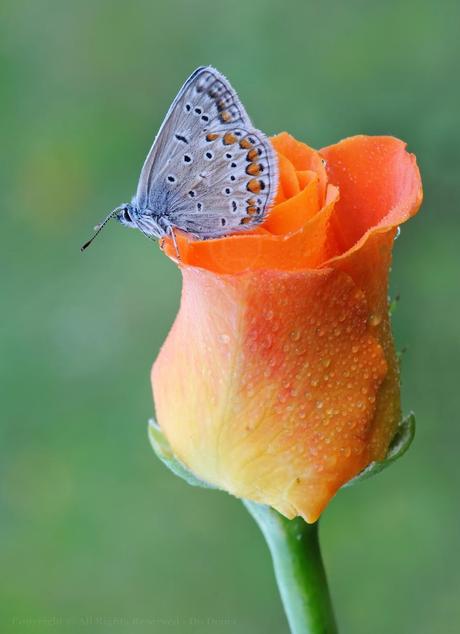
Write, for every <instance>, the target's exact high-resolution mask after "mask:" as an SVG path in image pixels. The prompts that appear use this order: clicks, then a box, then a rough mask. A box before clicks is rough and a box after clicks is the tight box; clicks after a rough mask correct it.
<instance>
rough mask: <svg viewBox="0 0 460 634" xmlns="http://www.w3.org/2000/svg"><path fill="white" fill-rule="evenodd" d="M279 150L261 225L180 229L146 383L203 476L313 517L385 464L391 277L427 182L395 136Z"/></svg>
mask: <svg viewBox="0 0 460 634" xmlns="http://www.w3.org/2000/svg"><path fill="white" fill-rule="evenodd" d="M271 141H272V144H273V146H274V147H275V149H276V151H277V153H278V161H279V188H278V194H277V199H276V204H275V206H274V207H273V209H272V210H271V212H270V214H269V215H268V217H267V219H266V220H265V222H264V223H263V224H262V225H261V226H260V227H259V228H257V229H255V230H252V231H250V232H248V233H239V234H235V235H233V236H228V237H224V238H219V239H212V240H196V239H194V238H193V237H191V236H189V235H187V234H184V233H178V234H177V244H178V249H179V252H180V261H179V262H178V264H179V266H180V269H181V272H182V276H183V290H182V300H181V306H180V310H179V313H178V315H177V317H176V320H175V323H174V325H173V327H172V329H171V331H170V333H169V335H168V337H167V339H166V341H165V343H164V345H163V347H162V349H161V351H160V354H159V356H158V358H157V360H156V362H155V364H154V366H153V370H152V384H153V391H154V398H155V404H156V413H157V419H158V422H159V424H160V426H161V429H162V431H163V433H164V434H165V435H166V438H167V440H168V441H169V443H170V445H171V448H172V450H173V452H174V454H175V456H176V457H177V458H178V460H180V461H181V462H182V463H183V464H184V465H185V466H186V467H187V468H188V469H189V470H190V471H192V472H193V473H194V474H195V475H196V476H197V477H199V478H200V479H201V480H204V481H206V482H208V483H211V484H213V485H215V486H217V487H219V488H221V489H224V490H226V491H228V492H230V493H232V494H233V495H236V496H238V497H240V498H245V499H249V500H253V501H256V502H260V503H263V504H267V505H270V506H272V507H273V508H275V509H277V510H278V511H279V512H280V513H282V514H283V515H285V516H286V517H288V518H293V517H295V516H297V515H300V516H302V517H303V518H304V519H305V520H306V521H307V522H314V521H315V520H316V519H317V518H318V517H319V515H320V513H321V512H322V510H323V509H324V507H325V506H326V505H327V503H328V502H329V500H330V499H331V497H332V496H333V495H334V494H335V493H336V491H337V490H338V489H339V488H340V487H341V486H342V485H343V484H345V483H346V482H348V481H349V480H350V479H351V478H353V477H354V476H355V475H356V474H358V473H359V472H360V471H361V470H363V469H364V468H365V467H366V466H367V465H369V463H371V462H372V461H375V460H380V459H382V458H384V456H385V454H386V452H387V450H388V446H389V444H390V441H391V439H392V438H393V436H394V434H395V431H396V429H397V426H398V423H399V421H400V419H401V410H400V394H399V371H398V362H397V357H396V354H395V349H394V344H393V339H392V334H391V328H390V320H389V313H388V297H387V293H388V272H389V267H390V262H391V252H392V247H393V241H394V238H395V235H396V231H397V228H398V226H399V225H400V224H401V223H403V222H405V221H406V220H407V219H408V218H410V217H411V216H413V215H414V214H415V213H416V212H417V210H418V208H419V206H420V203H421V200H422V187H421V180H420V174H419V171H418V168H417V165H416V161H415V157H414V156H413V155H411V154H409V153H408V152H407V151H406V149H405V144H404V143H403V142H402V141H399V140H398V139H395V138H392V137H367V136H357V137H352V138H349V139H346V140H344V141H341V142H340V143H338V144H336V145H333V146H330V147H327V148H324V149H322V150H320V151H319V152H318V151H315V150H313V149H311V148H309V147H308V146H307V145H305V144H303V143H300V142H298V141H296V140H295V139H294V138H292V137H291V136H289V135H288V134H286V133H283V134H280V135H278V136H276V137H274V138H272V139H271ZM165 250H166V252H167V254H168V255H169V256H170V257H172V258H173V259H175V257H176V250H175V246H174V245H173V244H172V242H171V241H169V240H168V241H166V244H165Z"/></svg>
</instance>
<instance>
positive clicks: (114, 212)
mask: <svg viewBox="0 0 460 634" xmlns="http://www.w3.org/2000/svg"><path fill="white" fill-rule="evenodd" d="M123 209H124V205H122V206H121V207H116V209H114V210H113V211H111V212H110V213H109V214H108V216H106V218H104V220H103V221H102V222H100V223H99V224H98V225H96V226H95V227H94V233H93V235H92V236H91V238H90V239H89V240H88V241H87V242H85V244H84V245H83V246H82V247H81V248H80V251H84V250H85V249H87V248H88V247H89V245H90V244H91V242H92V241H93V240H94V238H95V237H96V236H97V234H98V233H99V232H100V231H102V229H103V228H104V227H105V225H106V224H107V223H108V221H109V220H110V219H111V218H113V216H115V214H117V213H118V212H119V211H122V210H123Z"/></svg>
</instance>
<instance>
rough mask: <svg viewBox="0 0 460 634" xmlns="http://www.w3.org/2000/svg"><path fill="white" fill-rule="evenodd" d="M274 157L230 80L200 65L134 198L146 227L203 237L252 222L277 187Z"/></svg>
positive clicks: (147, 163)
mask: <svg viewBox="0 0 460 634" xmlns="http://www.w3.org/2000/svg"><path fill="white" fill-rule="evenodd" d="M277 179H278V176H277V164H276V155H275V152H274V150H273V148H272V146H271V145H270V143H269V141H268V139H267V138H266V137H265V135H264V134H263V133H262V132H260V131H258V130H256V129H254V128H253V126H252V124H251V121H250V119H249V117H248V115H247V114H246V111H245V109H244V107H243V106H242V104H241V102H240V100H239V99H238V96H237V95H236V93H235V91H234V90H233V89H232V87H231V86H230V84H229V83H228V81H227V80H226V79H225V77H223V75H221V74H220V73H219V72H218V71H216V70H215V69H213V68H211V67H203V68H199V69H197V70H196V71H195V72H194V73H193V74H192V75H191V76H190V77H189V79H188V80H187V81H186V82H185V84H184V86H183V87H182V88H181V90H180V91H179V94H178V95H177V97H176V99H175V100H174V102H173V104H172V106H171V108H170V110H169V111H168V114H167V115H166V118H165V121H164V123H163V125H162V127H161V128H160V131H159V133H158V136H157V138H156V139H155V142H154V144H153V146H152V149H151V150H150V153H149V155H148V156H147V159H146V161H145V164H144V167H143V169H142V173H141V177H140V180H139V186H138V190H137V194H136V198H135V201H133V202H135V203H136V207H137V209H138V213H139V222H140V223H141V224H142V225H143V230H145V231H147V232H148V231H149V225H151V226H152V232H153V230H154V228H156V232H157V231H158V226H160V227H161V228H162V229H163V230H165V231H167V229H168V228H171V227H173V228H174V227H177V228H179V229H182V230H184V231H187V232H190V233H192V234H194V235H196V236H197V237H200V238H212V237H218V236H222V235H226V234H229V233H233V232H236V231H239V230H244V229H247V228H251V227H253V226H254V225H257V224H259V223H260V222H262V220H263V219H264V218H265V217H266V215H267V212H268V210H269V208H270V205H271V204H272V203H273V199H274V196H275V194H276V187H277Z"/></svg>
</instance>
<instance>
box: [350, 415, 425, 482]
mask: <svg viewBox="0 0 460 634" xmlns="http://www.w3.org/2000/svg"><path fill="white" fill-rule="evenodd" d="M414 437H415V414H414V413H413V412H411V413H410V414H409V415H408V416H406V417H405V418H403V420H402V421H401V422H400V423H399V425H398V429H397V430H396V434H395V435H394V436H393V439H392V441H391V442H390V446H389V447H388V451H387V455H386V456H385V458H384V459H383V460H375V461H374V462H371V463H370V464H369V465H368V466H367V467H366V468H365V469H363V470H362V471H361V472H360V473H358V475H356V476H355V477H354V478H352V479H351V480H349V481H348V482H347V483H346V484H344V485H343V486H342V489H344V488H346V487H351V486H353V485H354V484H357V483H358V482H362V481H363V480H367V479H368V478H371V477H372V476H374V475H377V473H380V472H381V471H383V469H386V468H387V467H389V466H390V465H392V464H393V462H396V460H399V458H401V456H403V455H404V454H405V453H406V451H407V450H408V449H409V447H410V446H411V444H412V441H413V440H414Z"/></svg>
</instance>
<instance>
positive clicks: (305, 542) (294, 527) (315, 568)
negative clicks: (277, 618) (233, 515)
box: [244, 500, 337, 634]
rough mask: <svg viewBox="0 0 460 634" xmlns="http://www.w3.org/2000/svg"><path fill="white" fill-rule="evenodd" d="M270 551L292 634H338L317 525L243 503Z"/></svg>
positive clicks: (247, 502) (246, 502)
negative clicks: (289, 518)
mask: <svg viewBox="0 0 460 634" xmlns="http://www.w3.org/2000/svg"><path fill="white" fill-rule="evenodd" d="M244 504H245V506H246V508H247V509H248V511H249V513H251V515H252V516H253V518H254V519H255V521H256V522H257V524H258V525H259V528H260V530H261V531H262V533H263V535H264V537H265V539H266V541H267V544H268V547H269V549H270V552H271V555H272V560H273V567H274V569H275V576H276V580H277V583H278V588H279V591H280V594H281V599H282V601H283V605H284V609H285V612H286V615H287V619H288V622H289V626H290V629H291V633H292V634H337V626H336V623H335V619H334V613H333V610H332V603H331V597H330V594H329V588H328V585H327V579H326V573H325V570H324V565H323V561H322V558H321V551H320V546H319V539H318V522H316V523H315V524H307V523H306V522H305V521H304V520H303V519H302V518H300V517H297V518H295V519H293V520H288V519H286V518H285V517H283V516H282V515H280V514H279V513H278V512H277V511H275V510H273V509H272V508H270V507H268V506H262V505H260V504H256V503H255V502H249V501H247V500H244Z"/></svg>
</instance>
